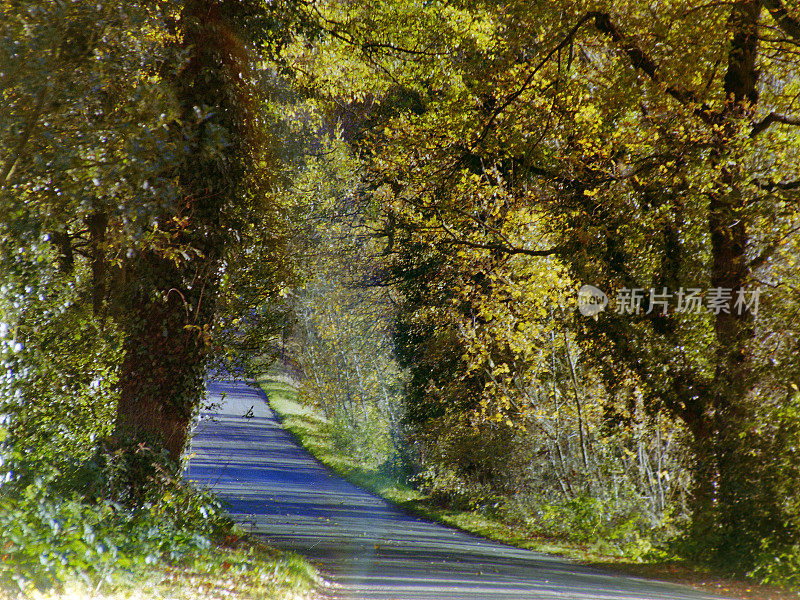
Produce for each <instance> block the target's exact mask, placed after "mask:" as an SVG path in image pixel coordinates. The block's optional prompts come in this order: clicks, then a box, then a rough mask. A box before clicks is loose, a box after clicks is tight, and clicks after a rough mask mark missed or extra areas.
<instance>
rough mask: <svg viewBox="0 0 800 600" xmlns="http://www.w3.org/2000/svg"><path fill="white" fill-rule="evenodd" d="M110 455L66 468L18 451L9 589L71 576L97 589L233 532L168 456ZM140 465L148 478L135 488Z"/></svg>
mask: <svg viewBox="0 0 800 600" xmlns="http://www.w3.org/2000/svg"><path fill="white" fill-rule="evenodd" d="M103 458H104V460H102V461H98V462H91V463H88V464H85V465H82V467H81V468H79V469H77V471H76V472H74V473H70V474H68V476H65V475H64V474H63V473H62V472H60V471H59V470H57V469H55V468H51V469H48V470H46V472H44V473H39V474H35V471H36V470H37V465H36V464H31V463H30V462H26V461H25V460H21V459H20V457H19V455H18V454H16V455H15V456H14V459H15V460H12V463H11V464H13V466H14V467H15V469H14V475H15V477H14V478H13V479H12V480H11V481H9V482H7V483H5V484H4V485H3V486H2V488H0V491H1V492H2V495H1V496H0V548H2V550H1V551H0V552H1V553H2V554H0V585H2V587H3V588H5V589H8V590H9V591H16V592H21V593H23V594H24V593H27V592H28V591H30V590H31V589H38V590H45V589H48V588H51V587H59V586H60V585H61V584H63V583H64V582H65V581H67V580H69V579H80V580H83V581H84V582H85V583H86V584H87V585H90V586H92V587H99V586H100V585H102V584H103V583H104V582H111V581H113V580H115V579H119V578H124V577H126V576H128V575H131V574H135V573H136V572H139V571H142V570H143V569H146V568H149V567H150V566H151V565H153V564H155V563H169V564H180V563H183V562H187V561H191V560H192V557H193V555H194V554H195V553H198V552H202V551H204V550H207V549H209V548H211V547H212V546H213V545H214V544H216V543H218V542H219V541H221V540H223V539H224V538H225V536H226V535H228V534H229V533H230V531H231V527H232V523H231V521H229V520H228V518H227V517H225V514H224V511H223V510H222V507H221V506H220V504H219V502H218V501H217V500H215V499H214V498H212V497H211V496H210V495H208V494H206V493H203V492H200V491H197V490H194V489H192V488H190V487H189V486H188V485H186V484H184V483H183V482H182V481H181V480H180V479H177V478H176V477H174V476H173V475H172V474H171V473H172V470H171V469H170V468H169V466H168V465H166V464H165V463H164V462H163V461H161V460H160V459H161V454H159V453H156V452H153V451H152V450H150V449H148V448H144V447H142V448H140V449H139V452H138V454H131V453H128V452H118V453H117V454H112V455H104V457H103ZM38 469H39V470H41V463H39V465H38ZM138 469H146V470H147V471H148V472H149V474H150V477H149V479H148V483H147V485H146V487H145V488H144V490H143V491H142V492H141V493H139V494H135V495H132V493H131V490H132V488H131V487H130V485H129V484H130V482H131V481H132V478H133V477H138V476H139V475H140V474H139V473H137V472H136V471H137V470H138ZM83 485H86V487H81V486H83Z"/></svg>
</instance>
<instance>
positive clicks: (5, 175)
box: [0, 87, 47, 190]
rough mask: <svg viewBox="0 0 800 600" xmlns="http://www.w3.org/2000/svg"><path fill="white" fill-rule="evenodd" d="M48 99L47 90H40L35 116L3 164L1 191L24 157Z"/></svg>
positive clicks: (29, 121)
mask: <svg viewBox="0 0 800 600" xmlns="http://www.w3.org/2000/svg"><path fill="white" fill-rule="evenodd" d="M46 99H47V88H46V87H44V88H42V89H41V90H39V93H38V94H37V96H36V104H35V106H34V108H33V114H32V115H31V117H30V119H29V120H28V122H27V123H26V124H25V129H23V130H22V133H21V134H20V136H19V140H17V144H16V146H15V148H14V151H13V152H12V153H11V155H10V156H9V157H8V158H6V160H5V162H4V163H3V168H2V169H0V190H1V189H3V188H4V187H5V186H6V183H8V180H9V178H10V177H11V174H12V173H13V172H14V168H15V167H16V166H17V163H18V162H19V159H20V157H21V156H22V152H23V151H24V150H25V146H27V145H28V141H29V140H30V139H31V136H32V135H33V131H34V129H36V124H37V123H38V122H39V117H40V116H41V114H42V110H43V109H44V104H45V101H46Z"/></svg>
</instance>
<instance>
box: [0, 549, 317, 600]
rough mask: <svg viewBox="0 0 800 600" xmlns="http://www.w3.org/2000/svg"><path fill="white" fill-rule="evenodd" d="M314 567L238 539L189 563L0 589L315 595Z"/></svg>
mask: <svg viewBox="0 0 800 600" xmlns="http://www.w3.org/2000/svg"><path fill="white" fill-rule="evenodd" d="M318 582H319V577H318V575H317V573H316V570H315V569H314V568H313V567H312V566H311V565H310V564H309V563H308V562H306V560H305V559H304V558H302V557H300V556H297V555H293V554H289V553H281V552H277V551H275V550H273V549H271V548H269V547H266V546H264V545H262V544H260V543H259V542H258V541H255V540H249V539H242V540H239V541H238V542H237V544H236V547H230V548H214V549H213V550H211V551H209V552H208V553H207V554H204V555H198V556H196V557H195V558H194V559H193V560H192V561H191V562H190V563H182V564H176V565H170V564H167V563H164V562H155V563H153V564H151V565H150V566H149V568H148V569H147V570H136V571H132V572H127V573H124V574H122V575H118V576H116V577H114V578H113V579H112V580H111V581H108V582H104V583H103V584H102V585H97V584H93V583H88V582H87V581H85V580H83V579H81V578H80V577H70V578H67V579H65V580H64V581H62V582H60V583H58V584H57V585H56V586H55V587H52V588H50V589H43V590H35V589H34V590H30V591H28V592H27V593H26V594H25V595H22V594H21V593H17V592H14V591H11V590H6V591H5V592H4V593H3V592H0V598H7V599H8V600H11V599H16V598H22V597H25V598H29V599H31V600H73V599H76V600H77V599H85V598H91V599H92V600H151V599H165V600H166V599H170V600H221V599H223V598H225V599H229V600H230V599H236V600H239V599H241V600H250V599H252V600H255V599H259V600H301V599H302V600H306V599H307V600H312V599H314V598H318V597H319V594H318V592H317V589H318Z"/></svg>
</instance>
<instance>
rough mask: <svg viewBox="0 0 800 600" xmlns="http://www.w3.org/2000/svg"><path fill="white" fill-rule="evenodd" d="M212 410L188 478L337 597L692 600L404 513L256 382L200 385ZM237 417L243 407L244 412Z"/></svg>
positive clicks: (697, 598) (694, 597) (683, 593)
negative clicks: (307, 441)
mask: <svg viewBox="0 0 800 600" xmlns="http://www.w3.org/2000/svg"><path fill="white" fill-rule="evenodd" d="M208 390H209V396H210V399H211V400H212V401H213V402H216V403H219V404H220V405H221V406H220V408H219V409H217V410H215V411H214V414H213V415H211V414H209V413H204V414H203V415H202V418H201V421H200V423H199V425H198V427H197V428H196V430H195V435H194V438H193V442H192V451H193V452H194V453H196V455H195V456H194V457H193V458H192V459H191V460H190V462H189V473H188V476H189V478H190V479H192V480H194V481H197V482H199V483H201V484H206V485H208V486H211V487H212V488H213V489H214V490H215V491H216V492H217V493H218V494H219V495H220V496H221V497H222V498H223V499H224V500H226V501H227V502H228V503H229V505H230V509H231V511H232V513H233V514H234V516H235V517H236V518H237V519H238V520H240V521H242V522H244V523H246V524H248V526H249V527H251V528H252V529H253V530H254V531H255V532H257V533H259V534H263V535H264V536H265V537H266V538H267V539H268V540H269V542H270V543H271V544H273V545H274V546H277V547H280V548H284V549H288V550H293V551H296V552H298V553H301V554H304V555H306V556H309V557H310V558H311V559H312V560H313V561H315V562H317V563H319V564H320V565H321V567H322V569H323V571H325V572H327V573H328V574H329V575H330V578H331V579H332V580H333V581H334V582H335V584H336V587H335V588H334V590H333V595H334V596H335V597H336V598H341V599H348V600H349V599H353V600H355V599H363V600H533V599H536V600H554V599H565V600H587V599H590V598H591V599H593V600H594V599H597V600H612V599H620V600H621V599H625V600H690V599H691V600H701V599H709V598H711V596H704V595H702V594H700V593H698V592H695V591H693V590H691V589H688V588H684V587H679V586H675V585H670V584H661V583H653V582H648V581H644V580H640V579H634V578H628V577H618V576H611V575H607V574H604V573H601V572H599V571H595V570H592V569H588V568H585V567H581V566H578V565H575V564H572V563H570V562H568V561H565V560H562V559H557V558H553V557H550V556H547V555H544V554H537V553H534V552H529V551H526V550H520V549H517V548H512V547H509V546H505V545H502V544H498V543H495V542H491V541H487V540H484V539H481V538H478V537H474V536H471V535H468V534H466V533H462V532H459V531H455V530H453V529H449V528H447V527H443V526H441V525H437V524H434V523H430V522H428V521H425V520H423V519H421V518H417V517H414V516H410V515H408V514H405V513H404V512H402V511H400V510H398V509H397V508H395V507H393V506H391V505H390V504H388V503H387V502H385V501H384V500H382V499H380V498H377V497H375V496H373V495H372V494H369V493H367V492H365V491H363V490H361V489H359V488H357V487H355V486H353V485H351V484H349V483H347V482H346V481H344V480H342V479H340V478H338V477H336V476H335V475H333V474H332V473H331V472H329V471H328V470H327V469H326V468H325V467H323V466H321V465H320V463H318V462H317V461H316V460H315V459H313V458H312V457H311V456H309V455H308V453H306V451H305V450H303V448H302V447H300V446H298V445H297V443H296V442H295V441H294V440H293V438H292V437H291V436H290V435H289V434H288V433H287V432H285V431H284V430H283V429H281V427H280V425H279V423H278V421H277V419H276V417H275V415H274V414H273V412H272V410H271V409H270V408H269V407H268V406H267V404H266V398H265V396H264V394H263V393H262V392H261V391H260V390H256V389H254V388H252V387H249V386H248V385H247V384H245V383H243V382H233V383H228V382H225V383H222V382H210V383H209V384H208ZM245 415H248V416H247V417H245Z"/></svg>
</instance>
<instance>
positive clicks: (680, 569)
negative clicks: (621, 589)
mask: <svg viewBox="0 0 800 600" xmlns="http://www.w3.org/2000/svg"><path fill="white" fill-rule="evenodd" d="M259 384H260V386H261V388H262V389H263V390H264V391H265V392H266V393H267V395H268V396H269V402H270V406H271V407H272V408H273V409H274V410H275V412H276V413H277V414H278V415H279V417H280V418H281V420H282V422H283V426H284V427H285V428H286V429H287V430H288V431H290V432H291V433H292V434H293V435H294V436H295V437H296V438H297V439H298V440H299V441H300V443H301V444H302V445H303V446H305V447H306V448H307V449H308V450H309V451H310V452H311V453H312V454H313V455H314V456H316V457H317V458H318V459H319V460H320V461H321V462H322V463H324V464H325V465H327V466H328V467H330V468H331V469H332V470H334V471H336V472H337V473H338V474H340V475H341V476H342V477H344V478H345V479H347V480H349V481H351V482H352V483H355V484H356V485H359V486H361V487H364V488H366V489H368V490H370V491H372V492H375V493H377V494H378V495H380V496H382V497H384V498H386V499H388V500H390V501H392V502H393V503H395V504H397V505H398V506H400V507H402V508H404V509H407V510H410V511H413V512H415V513H417V514H421V515H423V516H425V517H427V518H429V519H431V520H434V521H438V522H440V523H443V524H446V525H450V526H454V527H458V528H459V529H463V530H464V531H468V532H470V533H475V534H478V535H481V536H484V537H487V538H490V539H493V540H497V541H500V542H503V543H507V544H512V545H514V546H518V547H521V548H527V549H530V550H535V551H540V552H547V553H550V554H556V555H559V556H563V557H566V558H570V559H573V560H576V561H579V562H582V563H584V564H589V565H592V566H594V567H598V568H601V569H607V570H610V571H613V572H617V573H624V574H630V575H635V576H639V577H649V578H654V579H660V580H667V581H674V582H677V583H683V584H687V585H692V586H694V587H696V588H699V589H703V590H704V591H707V592H710V593H716V594H720V595H726V596H730V597H734V598H743V599H752V600H756V599H758V600H788V599H796V598H798V597H800V594H798V593H793V592H788V591H785V590H781V589H777V588H774V587H770V586H762V585H755V584H754V583H753V582H751V581H742V580H733V579H730V578H726V577H722V576H718V575H716V574H714V573H710V572H708V571H705V570H702V569H700V568H698V567H695V566H693V565H690V564H687V563H685V562H682V561H678V560H667V561H663V560H662V561H653V562H641V563H631V562H626V559H624V558H621V557H619V556H611V555H608V554H604V553H603V552H601V551H598V548H601V547H602V544H601V543H598V544H596V545H592V544H576V543H574V542H570V541H567V540H560V539H553V538H542V537H536V536H531V535H530V534H529V533H528V532H526V531H523V530H521V529H520V528H516V527H514V526H513V525H511V524H509V523H506V522H503V521H501V520H499V519H496V518H492V516H491V515H487V514H485V513H483V512H480V511H457V510H452V509H448V508H443V507H441V506H438V505H436V504H435V503H434V502H433V501H432V500H431V498H429V497H428V496H426V495H424V494H422V493H420V492H419V491H418V490H415V489H412V488H410V487H409V486H408V485H406V484H404V483H403V482H401V481H399V480H397V479H396V478H394V477H392V476H391V475H389V474H386V473H383V472H381V471H380V470H379V469H369V468H365V467H364V465H362V464H360V463H358V462H357V461H356V460H355V459H354V458H353V457H352V455H351V454H349V453H346V452H342V451H340V450H338V449H337V447H336V443H335V440H334V439H333V438H332V436H331V434H330V431H329V428H328V427H327V423H326V420H325V418H324V416H323V415H322V414H321V412H319V411H317V410H315V409H314V408H313V407H308V406H305V405H303V404H302V403H301V402H300V401H299V400H298V395H297V390H296V388H295V386H294V384H293V383H292V381H291V380H289V379H288V378H285V377H283V376H276V375H271V376H265V377H263V378H261V379H260V381H259Z"/></svg>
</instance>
